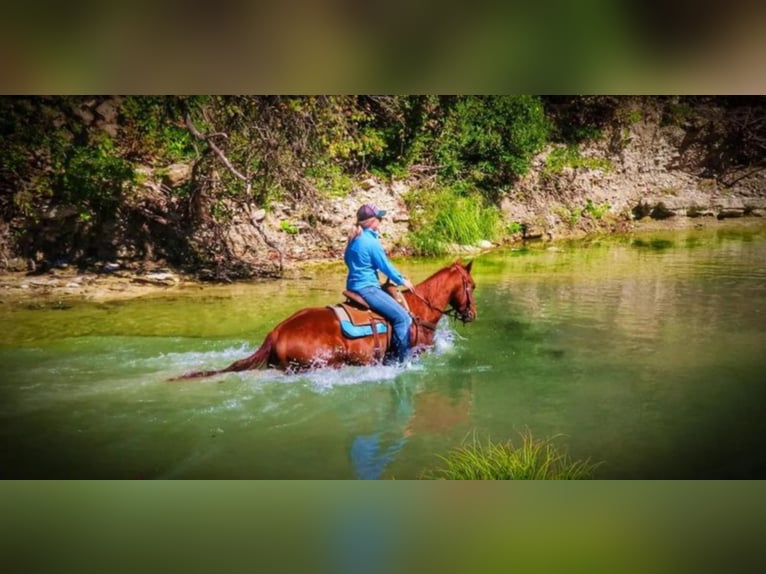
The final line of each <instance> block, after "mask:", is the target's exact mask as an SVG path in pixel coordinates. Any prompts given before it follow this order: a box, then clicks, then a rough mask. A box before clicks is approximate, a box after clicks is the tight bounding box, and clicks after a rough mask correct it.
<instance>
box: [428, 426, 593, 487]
mask: <svg viewBox="0 0 766 574" xmlns="http://www.w3.org/2000/svg"><path fill="white" fill-rule="evenodd" d="M519 434H520V436H521V444H520V446H518V447H516V446H514V445H513V443H512V442H511V441H510V440H509V441H507V442H504V443H493V442H492V441H491V440H489V439H488V440H487V443H486V444H482V443H481V442H479V441H477V440H476V436H475V435H474V437H473V441H472V442H471V443H470V444H467V445H463V446H460V447H458V448H456V449H454V450H452V451H451V452H450V453H449V454H447V455H446V456H439V458H440V459H441V461H442V466H440V467H438V468H435V469H430V470H428V471H426V472H425V473H424V475H423V477H422V478H425V479H431V480H440V479H441V480H582V479H589V478H593V473H594V472H595V469H596V468H597V467H598V466H599V464H600V463H591V462H590V460H589V459H586V460H578V461H575V460H572V459H571V458H570V457H569V455H568V454H567V453H566V451H565V450H561V449H559V448H558V447H557V446H556V445H555V444H554V442H553V439H543V440H540V439H535V438H534V437H533V436H532V433H531V432H530V431H529V430H527V431H524V432H521V433H519Z"/></svg>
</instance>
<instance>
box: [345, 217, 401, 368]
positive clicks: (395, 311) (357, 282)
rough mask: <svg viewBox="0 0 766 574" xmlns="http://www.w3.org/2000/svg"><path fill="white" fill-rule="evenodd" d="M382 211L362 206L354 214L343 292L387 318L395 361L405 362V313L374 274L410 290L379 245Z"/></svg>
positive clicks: (349, 237)
mask: <svg viewBox="0 0 766 574" xmlns="http://www.w3.org/2000/svg"><path fill="white" fill-rule="evenodd" d="M385 214H386V211H385V210H382V209H377V208H376V207H375V206H374V205H369V204H367V205H363V206H362V207H360V208H359V210H358V211H357V212H356V225H355V226H354V229H353V231H352V232H351V233H350V234H349V236H348V243H347V245H346V252H345V254H344V256H343V260H344V261H345V262H346V266H347V267H348V277H347V278H346V289H348V290H349V291H353V292H355V293H358V294H359V295H361V296H362V298H363V299H364V300H365V301H367V304H368V305H369V306H370V308H371V309H372V310H373V311H375V312H376V313H380V314H381V315H383V316H384V317H385V318H386V319H388V320H389V321H390V322H391V324H392V327H393V331H394V332H393V343H394V344H393V347H394V353H395V355H396V358H397V360H398V361H399V362H404V361H406V360H407V357H408V356H409V351H410V325H411V324H412V319H411V318H410V315H409V313H408V312H407V311H406V310H405V309H404V307H402V306H401V305H400V304H399V303H397V302H396V301H394V299H393V298H392V297H391V296H390V295H389V294H388V293H386V292H385V291H384V290H383V289H381V287H380V279H379V278H378V271H380V272H382V273H383V274H384V275H385V276H386V277H388V278H389V279H390V280H391V281H392V282H393V283H394V284H395V285H403V286H404V287H406V288H407V289H411V290H414V287H413V285H412V283H410V281H409V279H407V278H406V277H404V276H403V275H402V274H401V273H399V271H398V270H397V269H396V267H394V266H393V265H392V264H391V262H390V261H389V260H388V257H386V252H385V251H384V250H383V246H382V245H381V243H380V235H379V232H378V230H379V229H380V221H381V219H382V218H383V216H384V215H385Z"/></svg>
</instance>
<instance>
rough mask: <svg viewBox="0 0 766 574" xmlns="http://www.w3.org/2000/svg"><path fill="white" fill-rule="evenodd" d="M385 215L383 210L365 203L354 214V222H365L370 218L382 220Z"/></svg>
mask: <svg viewBox="0 0 766 574" xmlns="http://www.w3.org/2000/svg"><path fill="white" fill-rule="evenodd" d="M385 214H386V210H385V209H378V208H377V207H375V206H374V205H371V204H369V203H367V204H365V205H363V206H362V207H360V208H359V210H358V211H357V212H356V220H357V221H365V220H367V219H370V217H377V218H378V219H382V218H383V216H384V215H385Z"/></svg>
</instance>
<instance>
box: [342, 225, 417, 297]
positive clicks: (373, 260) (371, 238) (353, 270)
mask: <svg viewBox="0 0 766 574" xmlns="http://www.w3.org/2000/svg"><path fill="white" fill-rule="evenodd" d="M343 260H344V261H345V262H346V266H347V267H348V277H347V279H346V289H348V290H349V291H358V290H359V289H362V288H364V287H378V286H379V285H380V279H379V278H378V271H380V272H382V273H383V274H384V275H385V276H386V277H388V278H389V279H391V281H393V282H394V283H395V284H396V285H403V284H404V277H403V276H402V274H401V273H399V271H398V270H397V269H396V267H394V266H393V265H392V264H391V262H390V261H389V260H388V257H386V252H385V251H384V250H383V246H382V245H381V244H380V240H379V239H378V234H377V233H376V232H375V231H373V230H372V229H363V230H362V233H360V234H359V235H358V236H357V237H356V238H355V239H354V240H353V241H351V243H349V245H348V247H346V252H345V254H344V255H343Z"/></svg>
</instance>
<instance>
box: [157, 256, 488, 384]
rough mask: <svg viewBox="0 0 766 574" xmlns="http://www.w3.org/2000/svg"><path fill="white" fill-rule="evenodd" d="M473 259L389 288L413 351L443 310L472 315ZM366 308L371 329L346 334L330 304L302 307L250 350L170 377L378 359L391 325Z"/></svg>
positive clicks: (425, 341) (428, 343)
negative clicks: (406, 316) (408, 286)
mask: <svg viewBox="0 0 766 574" xmlns="http://www.w3.org/2000/svg"><path fill="white" fill-rule="evenodd" d="M472 265H473V261H470V262H468V263H467V264H465V265H464V264H463V263H462V262H460V261H459V260H458V261H455V262H454V263H452V264H451V265H449V266H447V267H444V268H443V269H440V270H439V271H437V272H436V273H434V274H433V275H431V276H430V277H429V278H428V279H426V280H425V281H423V282H421V283H419V284H417V285H415V289H414V291H411V290H404V291H398V290H396V289H395V288H394V289H393V291H391V290H389V294H391V295H392V296H394V297H395V298H397V300H398V301H399V302H400V304H403V305H404V307H405V308H406V309H408V310H409V313H410V316H411V317H412V326H411V327H410V345H411V347H412V349H413V351H414V352H422V351H423V350H426V349H428V348H429V347H432V346H433V343H434V335H435V332H436V327H437V324H438V323H439V320H440V319H441V318H442V317H443V316H445V315H447V316H451V317H453V318H454V319H458V320H460V321H462V322H463V323H464V324H465V323H469V322H471V321H474V320H475V319H476V304H475V302H474V297H473V292H474V289H475V288H476V283H475V282H474V280H473V278H472V277H471V267H472ZM344 294H345V295H346V296H347V303H350V302H351V300H353V299H354V297H353V296H354V294H353V293H350V292H348V291H344ZM357 297H358V296H357ZM362 305H364V301H363V300H361V298H359V306H362ZM344 307H346V306H344ZM365 313H366V315H367V316H368V318H371V319H372V321H371V325H370V326H371V327H372V328H371V329H370V334H368V335H366V336H358V337H354V338H350V337H348V336H345V335H344V334H343V333H342V331H341V319H340V318H339V313H338V312H336V311H335V310H334V309H333V307H310V308H305V309H301V310H300V311H297V312H296V313H294V314H293V315H291V316H290V317H288V318H287V319H285V320H284V321H282V322H281V323H279V324H278V325H277V326H276V327H275V328H274V329H272V330H271V331H270V332H269V333H268V334H267V335H266V337H265V339H264V340H263V343H261V346H260V347H259V348H258V349H256V351H255V352H254V353H253V354H252V355H250V356H248V357H245V358H244V359H240V360H238V361H235V362H234V363H232V364H231V365H229V366H228V367H225V368H223V369H218V370H207V371H194V372H189V373H186V374H184V375H181V376H180V377H176V378H173V379H170V380H172V381H177V380H185V379H196V378H200V377H208V376H212V375H217V374H220V373H230V372H237V371H245V370H253V369H263V368H277V369H281V370H283V371H287V372H297V371H306V370H310V369H313V368H319V367H341V366H344V365H370V364H375V363H380V362H381V361H382V360H383V358H384V357H385V356H386V351H388V350H389V348H390V346H391V340H390V339H391V337H390V334H391V330H392V329H391V325H390V324H387V321H386V320H385V319H384V318H383V317H382V316H380V315H378V314H376V313H373V312H371V311H370V310H369V309H367V311H365ZM368 321H369V319H368ZM380 323H382V324H387V330H386V331H385V333H384V334H383V336H380V335H378V334H376V333H377V332H378V330H379V329H380V327H378V324H380Z"/></svg>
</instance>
